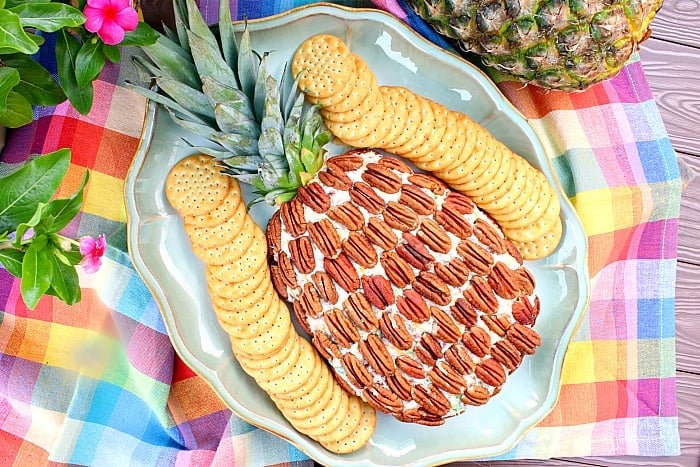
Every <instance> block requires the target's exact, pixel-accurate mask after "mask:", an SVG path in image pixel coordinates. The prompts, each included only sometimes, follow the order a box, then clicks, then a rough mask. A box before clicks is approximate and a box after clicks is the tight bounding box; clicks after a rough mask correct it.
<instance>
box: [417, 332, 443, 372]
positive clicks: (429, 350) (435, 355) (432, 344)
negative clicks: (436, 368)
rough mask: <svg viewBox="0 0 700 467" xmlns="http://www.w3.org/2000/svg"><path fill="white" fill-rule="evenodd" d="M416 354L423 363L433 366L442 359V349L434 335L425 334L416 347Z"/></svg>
mask: <svg viewBox="0 0 700 467" xmlns="http://www.w3.org/2000/svg"><path fill="white" fill-rule="evenodd" d="M415 353H416V357H418V358H419V359H420V360H421V361H422V362H423V363H425V364H426V365H428V366H433V365H435V362H436V361H437V359H439V358H441V357H442V347H441V346H440V343H439V342H438V340H437V339H436V338H435V337H434V336H433V335H432V334H430V333H427V332H424V333H423V334H422V335H421V338H420V341H419V342H418V344H417V345H416V347H415Z"/></svg>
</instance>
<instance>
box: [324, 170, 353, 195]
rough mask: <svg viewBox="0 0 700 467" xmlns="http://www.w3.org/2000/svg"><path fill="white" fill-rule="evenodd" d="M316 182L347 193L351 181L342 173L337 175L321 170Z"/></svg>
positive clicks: (333, 172) (330, 171)
mask: <svg viewBox="0 0 700 467" xmlns="http://www.w3.org/2000/svg"><path fill="white" fill-rule="evenodd" d="M317 176H318V180H319V181H320V182H321V183H323V184H324V185H326V186H327V187H330V188H336V189H338V190H343V191H347V190H348V189H350V187H351V186H352V180H350V177H348V176H347V175H346V174H344V173H343V172H340V173H337V172H335V171H332V170H328V169H327V170H322V171H320V172H319V173H318V174H317Z"/></svg>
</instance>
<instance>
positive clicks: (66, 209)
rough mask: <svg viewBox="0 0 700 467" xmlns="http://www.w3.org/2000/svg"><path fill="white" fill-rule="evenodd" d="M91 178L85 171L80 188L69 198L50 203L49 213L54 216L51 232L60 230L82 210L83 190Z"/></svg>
mask: <svg viewBox="0 0 700 467" xmlns="http://www.w3.org/2000/svg"><path fill="white" fill-rule="evenodd" d="M88 179H89V172H88V171H85V175H83V181H82V182H81V183H80V186H79V187H78V189H77V190H76V191H75V193H73V195H71V196H70V197H69V198H63V199H54V200H51V202H49V204H48V212H47V213H48V214H49V215H50V216H51V217H52V218H53V221H52V225H51V229H50V230H49V231H48V232H49V233H55V232H59V231H60V230H61V229H62V228H64V227H65V226H66V225H68V223H69V222H70V221H72V220H73V218H75V216H76V215H77V214H78V212H79V211H80V207H81V206H82V205H83V191H84V189H85V185H87V182H88Z"/></svg>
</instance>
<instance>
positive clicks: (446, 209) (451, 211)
mask: <svg viewBox="0 0 700 467" xmlns="http://www.w3.org/2000/svg"><path fill="white" fill-rule="evenodd" d="M435 220H436V221H437V223H438V224H440V225H441V226H443V227H444V228H445V230H447V231H448V232H451V233H453V234H454V235H456V236H457V237H459V238H461V239H465V238H468V237H469V236H470V235H471V234H472V227H471V225H470V223H469V221H468V220H467V219H466V218H465V217H464V216H463V215H462V214H460V212H459V211H457V210H456V209H455V208H453V207H452V206H450V205H444V204H443V205H442V208H441V209H440V210H439V211H437V212H436V213H435Z"/></svg>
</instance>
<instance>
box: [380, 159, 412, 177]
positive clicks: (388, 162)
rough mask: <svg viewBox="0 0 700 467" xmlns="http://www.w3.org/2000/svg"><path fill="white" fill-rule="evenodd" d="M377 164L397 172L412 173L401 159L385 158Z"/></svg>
mask: <svg viewBox="0 0 700 467" xmlns="http://www.w3.org/2000/svg"><path fill="white" fill-rule="evenodd" d="M377 164H379V165H381V166H382V167H386V168H388V169H391V170H394V171H396V172H401V173H405V174H407V173H411V169H410V168H409V167H408V166H407V165H406V164H405V163H404V162H403V161H402V160H401V159H397V158H396V157H389V156H384V157H382V158H381V159H379V161H378V162H377Z"/></svg>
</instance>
